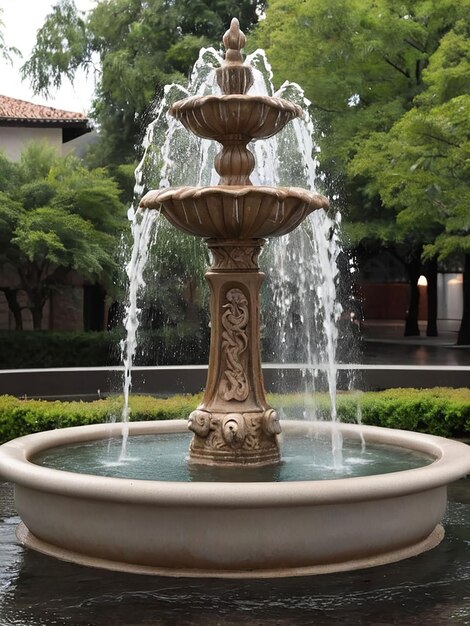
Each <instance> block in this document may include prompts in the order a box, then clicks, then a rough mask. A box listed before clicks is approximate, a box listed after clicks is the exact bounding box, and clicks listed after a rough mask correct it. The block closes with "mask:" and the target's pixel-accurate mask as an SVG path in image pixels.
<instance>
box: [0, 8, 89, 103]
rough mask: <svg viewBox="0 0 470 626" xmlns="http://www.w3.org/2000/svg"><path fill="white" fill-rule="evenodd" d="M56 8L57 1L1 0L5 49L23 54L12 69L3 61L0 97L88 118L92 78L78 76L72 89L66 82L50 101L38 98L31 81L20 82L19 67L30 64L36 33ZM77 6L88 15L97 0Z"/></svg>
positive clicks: (52, 92) (0, 62)
mask: <svg viewBox="0 0 470 626" xmlns="http://www.w3.org/2000/svg"><path fill="white" fill-rule="evenodd" d="M54 4H57V0H0V8H1V9H2V10H3V14H2V15H1V19H2V21H3V23H4V30H3V32H4V39H5V45H7V46H15V47H16V48H18V49H19V50H20V51H21V54H22V57H21V58H13V65H11V64H9V63H7V62H5V61H3V60H1V59H0V95H3V96H10V97H12V98H19V99H20V100H27V101H28V102H34V103H36V104H44V105H47V106H52V107H56V108H59V109H65V110H66V111H75V112H79V113H85V114H87V113H88V111H89V109H90V104H91V99H92V95H93V91H94V79H93V76H92V75H91V74H89V75H88V76H85V74H84V73H82V72H81V73H80V74H77V77H76V79H75V81H74V84H73V85H72V84H71V83H70V81H69V80H68V79H65V80H64V83H63V86H62V87H61V88H60V90H58V91H51V96H50V97H49V98H44V97H43V96H35V95H34V94H33V91H32V89H31V87H30V85H29V81H28V80H25V81H24V82H22V81H21V75H20V67H21V65H22V64H23V63H24V62H25V61H27V60H28V58H29V56H30V53H31V50H32V48H33V46H34V43H35V41H36V32H37V30H38V29H39V28H40V27H41V26H42V25H43V23H44V20H45V17H46V15H48V13H50V12H51V10H52V7H53V5H54ZM75 4H76V6H77V8H78V9H79V10H81V11H86V10H90V9H92V8H93V6H94V5H95V0H75Z"/></svg>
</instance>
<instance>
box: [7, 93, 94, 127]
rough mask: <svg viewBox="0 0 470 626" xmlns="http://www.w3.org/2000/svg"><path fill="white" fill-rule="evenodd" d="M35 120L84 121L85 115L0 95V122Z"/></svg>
mask: <svg viewBox="0 0 470 626" xmlns="http://www.w3.org/2000/svg"><path fill="white" fill-rule="evenodd" d="M2 120H3V121H6V120H8V121H14V120H18V121H29V122H32V121H37V122H65V123H67V122H84V121H86V120H87V117H86V116H85V115H83V114H82V113H74V112H73V111H63V110H62V109H55V108H53V107H46V106H42V105H40V104H33V103H32V102H26V101H25V100H18V99H17V98H10V97H8V96H0V123H1V121H2Z"/></svg>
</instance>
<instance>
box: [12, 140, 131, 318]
mask: <svg viewBox="0 0 470 626" xmlns="http://www.w3.org/2000/svg"><path fill="white" fill-rule="evenodd" d="M10 178H11V179H12V180H14V181H15V183H16V184H15V185H11V184H10V182H9V179H10ZM119 195H120V191H119V188H118V186H117V184H116V183H115V181H113V180H112V179H111V178H110V177H109V176H108V175H107V173H106V172H105V171H104V170H102V169H95V170H88V169H87V168H85V167H84V166H83V165H82V163H81V162H80V161H79V160H78V159H76V158H75V157H73V156H69V157H66V158H65V159H61V158H59V156H58V155H57V153H56V152H55V151H54V149H53V148H52V147H51V146H50V145H48V144H47V143H41V142H32V143H30V144H29V145H28V146H27V147H26V148H25V150H24V151H23V152H22V154H21V158H20V161H19V163H12V162H9V161H8V160H7V159H5V158H3V157H0V242H2V244H3V245H2V247H1V249H0V265H1V266H2V267H3V269H4V272H3V275H4V276H8V279H9V280H8V282H7V283H5V284H4V285H2V284H0V289H1V290H3V291H4V292H5V293H6V290H8V292H9V300H8V302H9V305H10V308H12V307H13V308H12V311H13V312H14V314H15V319H16V323H17V326H19V327H21V309H20V307H19V304H18V299H17V294H18V292H19V291H20V290H21V291H24V292H25V293H26V295H27V298H28V303H27V307H28V308H29V309H30V310H31V313H32V316H33V323H34V328H35V329H36V330H38V329H40V328H41V319H42V310H43V307H44V304H45V303H46V301H47V299H48V298H49V296H50V294H51V293H52V291H53V290H54V289H55V288H56V287H57V285H58V284H62V282H63V278H64V273H66V272H68V271H70V270H75V271H77V272H78V273H79V274H80V275H81V276H82V277H83V278H85V279H87V280H89V281H91V282H97V281H100V282H101V284H103V285H104V286H105V287H106V288H107V289H108V292H109V291H111V290H112V289H113V282H114V278H115V275H116V273H117V271H118V268H117V264H116V252H117V248H118V241H119V237H120V232H121V230H122V227H123V225H124V224H125V212H124V207H123V205H122V203H121V201H120V197H119Z"/></svg>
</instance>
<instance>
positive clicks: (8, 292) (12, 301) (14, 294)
mask: <svg viewBox="0 0 470 626" xmlns="http://www.w3.org/2000/svg"><path fill="white" fill-rule="evenodd" d="M1 291H3V293H4V294H5V298H6V301H7V304H8V308H9V309H10V311H11V312H12V314H13V318H14V320H15V330H23V316H22V315H21V307H20V305H19V303H18V291H19V289H11V288H10V287H2V288H1Z"/></svg>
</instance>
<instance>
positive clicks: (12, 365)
mask: <svg viewBox="0 0 470 626" xmlns="http://www.w3.org/2000/svg"><path fill="white" fill-rule="evenodd" d="M123 337H124V334H123V331H122V332H120V331H116V330H114V331H109V332H72V331H62V332H54V331H0V369H30V368H31V369H33V368H43V367H105V366H109V365H120V364H121V351H120V347H119V343H120V341H121V339H122V338H123ZM208 352H209V329H202V328H188V327H186V326H184V325H180V326H174V327H168V328H162V329H158V330H152V331H150V330H144V331H142V332H141V333H140V334H139V347H138V351H137V355H136V361H135V362H136V365H173V364H175V365H176V364H178V365H193V364H199V363H207V359H208Z"/></svg>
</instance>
